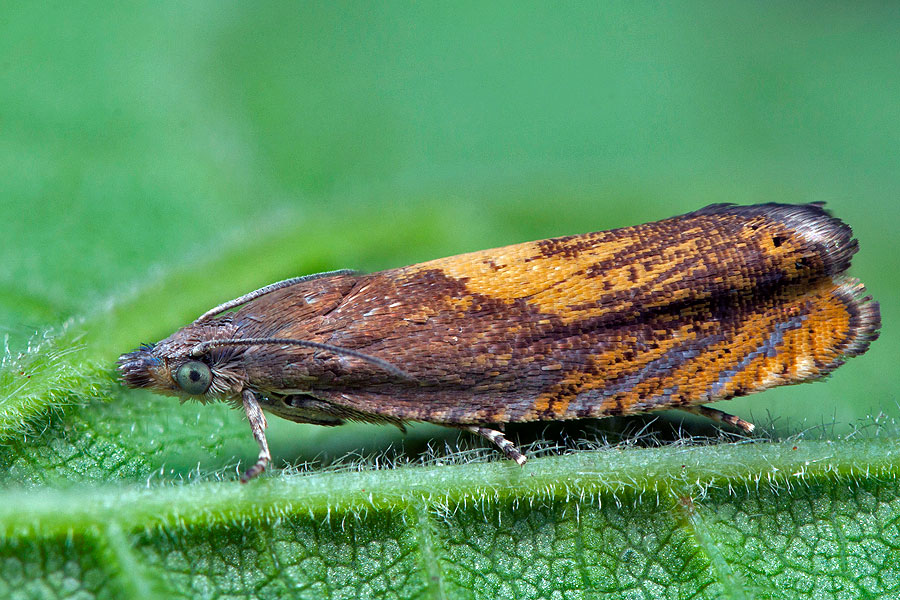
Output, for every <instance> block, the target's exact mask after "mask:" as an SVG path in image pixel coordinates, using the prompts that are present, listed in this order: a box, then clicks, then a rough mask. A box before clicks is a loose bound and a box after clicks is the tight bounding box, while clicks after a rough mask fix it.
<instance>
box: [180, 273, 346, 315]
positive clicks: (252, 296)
mask: <svg viewBox="0 0 900 600" xmlns="http://www.w3.org/2000/svg"><path fill="white" fill-rule="evenodd" d="M358 273H359V271H354V270H353V269H340V270H338V271H325V272H324V273H314V274H312V275H304V276H303V277H292V278H291V279H285V280H284V281H278V282H276V283H271V284H269V285H267V286H264V287H261V288H259V289H258V290H254V291H252V292H250V293H249V294H244V295H243V296H240V297H239V298H235V299H234V300H229V301H228V302H225V303H223V304H220V305H218V306H217V307H215V308H211V309H209V310H208V311H206V312H205V313H203V314H202V315H200V316H199V317H198V318H197V320H196V321H194V322H195V323H196V322H198V321H205V320H206V319H208V318H210V317H214V316H216V315H218V314H220V313H223V312H225V311H226V310H228V309H229V308H234V307H235V306H240V305H241V304H245V303H247V302H250V301H251V300H256V299H257V298H259V297H260V296H265V295H266V294H270V293H272V292H274V291H275V290H280V289H281V288H286V287H290V286H292V285H296V284H298V283H303V282H304V281H312V280H313V279H321V278H323V277H333V276H336V275H356V274H358Z"/></svg>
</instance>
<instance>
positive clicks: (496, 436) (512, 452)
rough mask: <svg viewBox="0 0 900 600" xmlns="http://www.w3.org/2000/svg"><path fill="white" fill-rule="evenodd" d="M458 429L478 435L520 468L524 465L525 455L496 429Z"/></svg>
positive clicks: (467, 426) (472, 426)
mask: <svg viewBox="0 0 900 600" xmlns="http://www.w3.org/2000/svg"><path fill="white" fill-rule="evenodd" d="M459 428H460V429H464V430H466V431H470V432H472V433H474V434H475V435H480V436H481V437H483V438H484V439H486V440H487V441H489V442H491V443H492V444H494V445H496V446H497V447H498V448H500V450H501V451H502V452H503V454H505V455H506V458H508V459H510V460H514V461H516V462H517V463H518V464H519V465H520V466H521V465H524V464H525V461H526V460H528V459H527V458H525V455H524V454H522V452H521V451H520V450H519V449H518V448H516V445H515V444H513V443H512V442H511V441H509V440H508V439H506V437H505V436H504V435H503V433H502V432H500V431H497V430H496V429H488V428H487V427H479V426H478V425H460V426H459Z"/></svg>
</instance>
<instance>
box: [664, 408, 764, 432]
mask: <svg viewBox="0 0 900 600" xmlns="http://www.w3.org/2000/svg"><path fill="white" fill-rule="evenodd" d="M678 410H683V411H684V412H689V413H693V414H695V415H700V416H701V417H706V418H707V419H712V420H713V421H715V422H717V423H725V424H727V425H731V426H732V427H736V428H737V429H740V430H741V431H743V432H745V433H753V430H754V429H756V425H754V424H753V423H751V422H750V421H745V420H743V419H742V418H740V417H736V416H734V415H730V414H728V413H727V412H722V411H721V410H716V409H715V408H709V407H708V406H681V407H679V409H678Z"/></svg>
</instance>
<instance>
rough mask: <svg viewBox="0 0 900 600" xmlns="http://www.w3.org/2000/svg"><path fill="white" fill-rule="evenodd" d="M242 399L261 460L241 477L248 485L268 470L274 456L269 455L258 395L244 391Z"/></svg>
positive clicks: (264, 419) (263, 416)
mask: <svg viewBox="0 0 900 600" xmlns="http://www.w3.org/2000/svg"><path fill="white" fill-rule="evenodd" d="M241 399H242V400H243V402H244V412H246V413H247V420H248V421H250V431H252V432H253V438H254V439H255V440H256V443H257V444H259V458H258V459H257V460H256V464H255V465H253V466H252V467H250V468H249V469H247V470H246V471H245V472H244V474H243V475H241V483H247V482H248V481H250V480H251V479H253V478H254V477H256V476H257V475H259V474H260V473H262V472H263V471H265V470H266V465H268V464H269V461H271V460H272V455H271V454H269V442H267V441H266V416H265V415H264V414H263V411H262V409H261V408H260V407H259V401H257V399H256V394H254V393H253V392H252V391H250V390H244V391H243V392H242V393H241Z"/></svg>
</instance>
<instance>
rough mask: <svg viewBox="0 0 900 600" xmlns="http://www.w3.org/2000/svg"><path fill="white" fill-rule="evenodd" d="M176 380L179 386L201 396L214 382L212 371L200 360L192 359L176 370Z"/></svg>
mask: <svg viewBox="0 0 900 600" xmlns="http://www.w3.org/2000/svg"><path fill="white" fill-rule="evenodd" d="M175 382H176V383H178V387H180V388H181V389H182V390H184V391H185V392H187V393H188V394H191V395H193V396H199V395H200V394H203V393H205V392H206V390H208V389H209V384H210V383H212V371H210V370H209V367H208V366H207V365H206V364H205V363H202V362H200V361H199V360H191V361H188V362H186V363H184V364H183V365H181V366H180V367H178V370H177V371H175Z"/></svg>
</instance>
